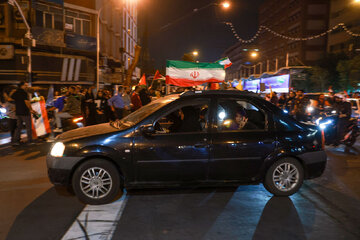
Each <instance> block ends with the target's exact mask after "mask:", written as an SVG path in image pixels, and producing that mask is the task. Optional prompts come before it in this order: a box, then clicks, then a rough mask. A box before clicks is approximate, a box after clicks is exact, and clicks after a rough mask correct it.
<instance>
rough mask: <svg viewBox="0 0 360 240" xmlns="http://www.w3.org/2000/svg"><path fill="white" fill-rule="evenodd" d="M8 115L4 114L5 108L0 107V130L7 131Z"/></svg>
mask: <svg viewBox="0 0 360 240" xmlns="http://www.w3.org/2000/svg"><path fill="white" fill-rule="evenodd" d="M8 131H9V126H8V116H7V115H6V108H3V107H0V132H8Z"/></svg>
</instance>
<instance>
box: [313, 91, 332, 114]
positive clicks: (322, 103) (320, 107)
mask: <svg viewBox="0 0 360 240" xmlns="http://www.w3.org/2000/svg"><path fill="white" fill-rule="evenodd" d="M330 106H331V104H330V103H329V102H328V101H327V100H326V99H325V95H324V94H320V95H319V97H318V99H317V100H316V101H314V103H313V107H314V108H315V114H316V115H322V114H323V113H324V110H325V107H330Z"/></svg>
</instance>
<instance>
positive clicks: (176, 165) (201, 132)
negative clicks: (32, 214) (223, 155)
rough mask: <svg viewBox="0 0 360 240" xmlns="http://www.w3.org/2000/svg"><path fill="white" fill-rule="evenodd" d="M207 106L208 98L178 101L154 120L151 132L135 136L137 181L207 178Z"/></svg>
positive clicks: (198, 179)
mask: <svg viewBox="0 0 360 240" xmlns="http://www.w3.org/2000/svg"><path fill="white" fill-rule="evenodd" d="M209 106H210V100H209V99H208V98H197V99H192V100H189V101H181V102H179V103H178V104H177V105H176V106H172V107H171V109H169V110H167V111H165V112H163V113H161V114H159V116H157V117H156V118H155V119H154V121H153V123H152V124H153V126H154V127H155V129H156V132H155V133H154V134H152V135H151V136H146V135H144V134H139V135H138V136H136V137H135V138H134V152H133V153H134V160H135V161H136V175H137V181H139V182H181V181H204V180H206V177H207V168H208V161H209V141H210V138H209V132H208V127H207V126H208V117H207V116H208V115H209V113H208V109H209ZM191 121H192V122H191Z"/></svg>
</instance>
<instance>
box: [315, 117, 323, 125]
mask: <svg viewBox="0 0 360 240" xmlns="http://www.w3.org/2000/svg"><path fill="white" fill-rule="evenodd" d="M320 120H322V117H320V118H318V119H316V121H315V123H316V125H320Z"/></svg>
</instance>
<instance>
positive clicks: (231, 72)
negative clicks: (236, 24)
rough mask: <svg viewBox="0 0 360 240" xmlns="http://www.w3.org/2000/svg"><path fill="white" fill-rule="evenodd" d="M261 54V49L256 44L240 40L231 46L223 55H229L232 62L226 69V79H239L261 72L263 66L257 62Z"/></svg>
mask: <svg viewBox="0 0 360 240" xmlns="http://www.w3.org/2000/svg"><path fill="white" fill-rule="evenodd" d="M252 54H255V55H256V56H255V55H252ZM259 54H260V50H259V48H258V47H257V46H256V45H255V44H252V45H249V44H243V43H241V42H238V43H236V44H234V45H233V46H231V47H229V48H228V49H227V50H226V51H225V52H224V53H223V55H222V56H223V57H228V58H229V59H230V61H231V62H232V65H231V67H230V68H227V69H226V77H225V80H226V81H229V80H230V81H232V80H234V79H237V80H239V79H241V78H248V77H250V76H251V75H255V74H257V73H260V71H262V69H260V68H261V67H262V66H259V64H257V63H258V58H259V57H260V55H259Z"/></svg>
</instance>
